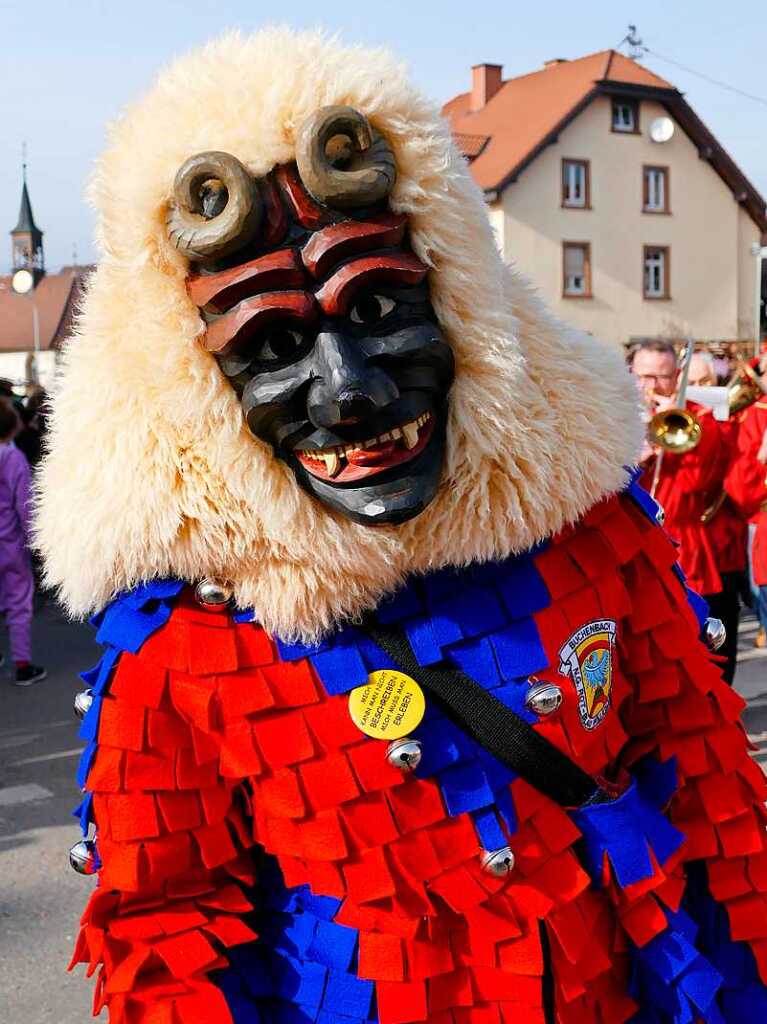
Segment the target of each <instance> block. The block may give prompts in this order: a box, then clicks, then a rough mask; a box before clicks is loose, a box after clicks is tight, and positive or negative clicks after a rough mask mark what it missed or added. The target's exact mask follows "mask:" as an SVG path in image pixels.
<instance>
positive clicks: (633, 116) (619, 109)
mask: <svg viewBox="0 0 767 1024" xmlns="http://www.w3.org/2000/svg"><path fill="white" fill-rule="evenodd" d="M612 129H613V131H614V132H628V133H634V134H636V133H637V132H638V131H639V107H638V104H637V101H636V100H613V119H612Z"/></svg>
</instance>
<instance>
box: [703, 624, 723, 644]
mask: <svg viewBox="0 0 767 1024" xmlns="http://www.w3.org/2000/svg"><path fill="white" fill-rule="evenodd" d="M703 638H704V640H705V641H706V644H707V646H708V649H709V650H710V651H718V650H719V648H720V647H721V646H722V644H723V643H724V642H725V640H726V639H727V630H726V628H725V625H724V623H723V622H722V620H721V619H714V618H710V619H706V621H705V623H704V624H703Z"/></svg>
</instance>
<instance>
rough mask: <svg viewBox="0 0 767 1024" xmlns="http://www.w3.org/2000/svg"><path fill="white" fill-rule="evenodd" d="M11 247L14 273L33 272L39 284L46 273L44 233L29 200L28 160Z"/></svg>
mask: <svg viewBox="0 0 767 1024" xmlns="http://www.w3.org/2000/svg"><path fill="white" fill-rule="evenodd" d="M11 246H12V262H13V270H14V272H15V271H17V270H22V269H25V270H31V271H32V273H33V274H34V276H35V283H37V281H39V279H40V278H41V277H42V276H43V274H44V273H45V259H44V255H43V233H42V231H41V230H40V229H39V228H38V226H37V225H36V224H35V217H34V214H33V213H32V203H31V202H30V200H29V189H28V188H27V162H26V159H25V160H24V162H23V164H22V186H21V205H20V206H19V220H18V223H17V224H16V227H15V228H14V229H13V231H11Z"/></svg>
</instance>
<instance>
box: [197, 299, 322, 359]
mask: <svg viewBox="0 0 767 1024" xmlns="http://www.w3.org/2000/svg"><path fill="white" fill-rule="evenodd" d="M316 315H317V305H316V303H315V301H314V296H313V295H310V294H309V292H298V291H285V292H265V293H264V294H263V295H256V296H254V297H253V298H252V299H246V300H245V301H244V302H241V303H240V304H239V305H238V306H237V307H236V309H233V310H232V311H231V312H229V313H225V314H224V315H223V316H221V317H219V318H218V320H214V321H213V323H211V324H208V329H207V331H206V332H205V336H204V338H203V347H204V348H206V349H207V350H208V352H215V353H216V355H228V354H229V353H230V352H231V351H233V350H234V349H236V348H237V346H238V345H239V344H240V342H241V341H242V340H243V339H245V338H250V337H252V336H253V335H254V334H255V333H256V332H257V331H259V330H260V329H261V328H262V327H263V326H264V324H265V323H268V322H269V321H270V320H276V319H279V320H293V321H294V322H295V323H297V324H301V323H302V322H303V323H309V322H311V321H312V320H314V319H315V318H316Z"/></svg>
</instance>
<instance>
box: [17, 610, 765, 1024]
mask: <svg viewBox="0 0 767 1024" xmlns="http://www.w3.org/2000/svg"><path fill="white" fill-rule="evenodd" d="M755 632H756V624H755V622H754V621H753V619H748V620H746V622H745V623H744V625H743V628H742V630H741V649H742V659H743V660H742V664H741V666H740V668H739V670H738V679H737V688H738V690H739V691H740V692H741V693H742V694H743V695H744V696H745V697H746V698H747V699H748V701H749V707H748V710H747V712H746V724H747V727H748V730H749V733H750V734H751V736H752V738H753V739H754V742H755V743H756V744H757V745H758V747H759V748H760V749H759V750H758V751H757V752H756V754H755V756H756V757H757V758H758V759H759V760H763V761H764V762H765V764H767V651H756V650H754V648H753V643H752V641H753V636H754V634H755ZM35 640H36V648H35V656H36V657H37V658H38V659H39V660H40V661H42V662H43V663H44V664H45V665H46V666H47V667H48V669H49V671H50V677H49V678H48V679H47V680H46V681H45V682H44V683H42V684H41V685H39V686H36V687H31V688H29V689H26V690H21V689H16V688H15V687H12V686H9V685H7V677H5V678H2V677H0V1022H2V1024H5V1022H11V1021H13V1022H18V1024H84V1022H85V1021H86V1020H87V1019H88V1016H89V1014H90V994H91V990H92V984H91V983H89V982H86V981H84V980H83V977H82V973H83V972H82V969H79V970H78V973H77V974H66V973H65V966H66V963H67V961H68V958H69V955H70V951H71V947H72V942H73V939H74V935H75V930H76V924H77V920H78V917H79V914H80V912H81V910H82V907H83V904H84V903H85V900H86V897H87V893H88V890H89V888H90V886H91V885H92V884H93V883H92V882H91V881H90V880H89V879H86V878H82V877H81V876H79V875H76V874H75V873H74V872H73V871H72V870H71V869H70V868H69V866H68V864H67V850H68V849H69V846H70V845H71V844H72V843H73V842H75V841H76V839H77V838H78V833H77V825H76V823H75V821H74V820H73V819H72V818H71V817H70V810H71V808H72V807H73V805H74V804H76V803H77V800H78V793H77V788H76V784H75V781H74V774H75V769H76V765H77V755H78V752H79V750H80V747H81V743H80V741H79V740H78V738H77V735H76V725H75V722H74V719H73V715H72V696H73V694H74V692H75V691H76V689H78V682H79V681H78V678H77V675H78V672H79V671H80V670H81V669H84V668H87V667H89V666H90V665H92V664H93V663H95V661H96V660H97V657H98V654H97V649H96V647H95V645H94V644H93V642H92V637H91V630H90V628H89V627H87V626H73V625H70V624H67V623H66V622H65V621H64V619H63V618H62V616H61V615H60V613H58V612H57V611H56V610H55V609H54V608H47V609H46V610H45V611H44V612H43V613H42V614H41V616H40V617H39V619H38V621H37V623H36V637H35Z"/></svg>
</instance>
